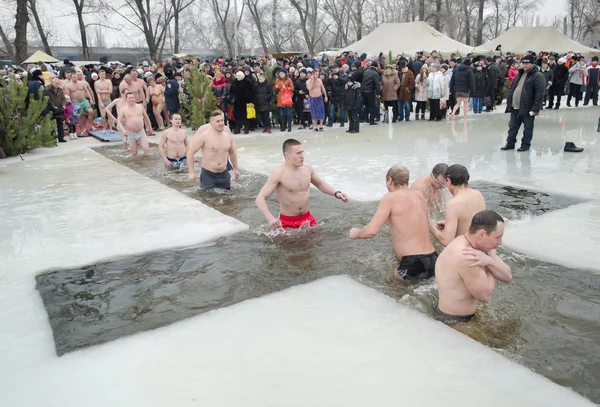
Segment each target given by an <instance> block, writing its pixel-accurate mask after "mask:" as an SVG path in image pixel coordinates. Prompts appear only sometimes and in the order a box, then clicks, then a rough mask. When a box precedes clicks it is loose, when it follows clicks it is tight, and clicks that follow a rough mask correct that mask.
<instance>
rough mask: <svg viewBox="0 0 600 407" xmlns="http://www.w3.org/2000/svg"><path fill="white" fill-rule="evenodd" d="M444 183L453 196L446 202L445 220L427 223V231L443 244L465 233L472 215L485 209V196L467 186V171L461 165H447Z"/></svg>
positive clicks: (445, 244)
mask: <svg viewBox="0 0 600 407" xmlns="http://www.w3.org/2000/svg"><path fill="white" fill-rule="evenodd" d="M446 184H447V186H448V190H449V191H450V193H451V194H452V195H453V196H454V197H453V198H452V199H451V200H449V201H448V203H446V220H442V221H440V222H437V223H435V222H430V224H429V231H430V232H431V233H432V234H433V236H434V237H435V238H436V240H437V241H438V242H440V244H442V245H443V246H447V245H448V244H450V242H451V241H452V240H453V239H454V238H455V237H456V236H459V235H464V234H465V233H467V230H469V226H470V225H471V219H473V216H474V215H475V214H476V213H477V212H480V211H482V210H484V209H485V198H484V197H483V195H482V194H481V192H479V191H478V190H476V189H473V188H469V171H468V170H467V169H466V168H465V167H464V166H463V165H460V164H454V165H451V166H450V167H448V170H446Z"/></svg>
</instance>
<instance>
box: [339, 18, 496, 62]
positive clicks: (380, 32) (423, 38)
mask: <svg viewBox="0 0 600 407" xmlns="http://www.w3.org/2000/svg"><path fill="white" fill-rule="evenodd" d="M343 50H344V51H353V52H358V53H366V54H368V55H373V57H375V56H376V55H378V54H379V53H380V52H383V54H384V55H386V56H387V55H388V52H389V51H391V52H392V55H393V56H394V57H395V56H396V55H398V54H402V55H405V56H412V55H414V54H415V53H417V52H418V51H425V52H426V53H429V52H431V51H433V50H436V51H438V52H439V53H440V54H441V55H442V56H443V57H450V54H451V53H455V54H457V55H458V56H463V57H464V56H466V55H467V54H468V53H473V54H479V55H482V54H484V55H485V54H489V53H490V50H489V48H485V47H483V46H481V47H472V46H470V45H465V44H463V43H461V42H458V41H455V40H453V39H452V38H450V37H447V36H446V35H444V34H442V33H441V32H439V31H437V30H436V29H434V28H433V27H431V26H430V25H429V24H427V23H425V22H423V21H416V22H412V23H384V24H381V25H380V26H379V27H377V28H376V29H375V30H373V31H372V32H371V33H370V34H369V35H367V36H366V37H363V38H362V39H361V40H360V41H357V42H355V43H354V44H350V45H348V46H347V47H345V48H344V49H343ZM340 53H341V51H340Z"/></svg>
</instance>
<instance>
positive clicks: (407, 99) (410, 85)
mask: <svg viewBox="0 0 600 407" xmlns="http://www.w3.org/2000/svg"><path fill="white" fill-rule="evenodd" d="M398 67H399V68H400V72H401V73H402V80H400V88H399V89H398V120H400V121H402V120H405V119H406V121H407V122H409V121H410V111H411V108H412V101H411V99H412V93H413V89H414V88H415V75H414V74H413V73H412V71H411V70H410V69H408V66H407V63H406V61H400V62H398Z"/></svg>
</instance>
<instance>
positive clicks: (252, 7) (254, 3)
mask: <svg viewBox="0 0 600 407" xmlns="http://www.w3.org/2000/svg"><path fill="white" fill-rule="evenodd" d="M244 3H246V6H247V7H248V11H250V15H251V16H252V20H254V24H255V26H256V30H257V31H258V37H259V38H260V44H261V45H262V47H263V50H264V51H263V52H264V53H265V55H267V54H268V53H269V47H268V46H267V41H266V40H265V34H264V30H263V26H262V18H261V17H262V13H260V12H259V10H258V0H244Z"/></svg>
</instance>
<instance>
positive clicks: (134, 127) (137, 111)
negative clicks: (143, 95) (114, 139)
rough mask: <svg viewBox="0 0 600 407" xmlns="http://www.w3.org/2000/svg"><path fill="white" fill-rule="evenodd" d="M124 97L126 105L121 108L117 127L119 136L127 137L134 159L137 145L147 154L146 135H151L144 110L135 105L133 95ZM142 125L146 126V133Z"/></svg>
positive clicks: (148, 147)
mask: <svg viewBox="0 0 600 407" xmlns="http://www.w3.org/2000/svg"><path fill="white" fill-rule="evenodd" d="M125 97H126V99H127V104H126V105H125V106H123V107H122V108H121V113H120V114H119V121H118V122H117V127H118V128H119V131H121V134H123V135H124V136H127V142H128V143H129V150H130V151H131V155H132V156H134V157H135V156H136V155H137V151H138V144H139V146H140V147H141V148H142V150H143V151H144V154H148V152H149V151H150V146H149V145H148V139H147V138H146V134H151V133H152V125H151V124H150V118H149V117H148V115H147V114H146V109H144V108H143V107H142V106H140V105H138V104H136V103H135V95H134V94H133V93H131V92H127V94H126V95H125ZM144 124H145V125H146V131H144Z"/></svg>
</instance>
